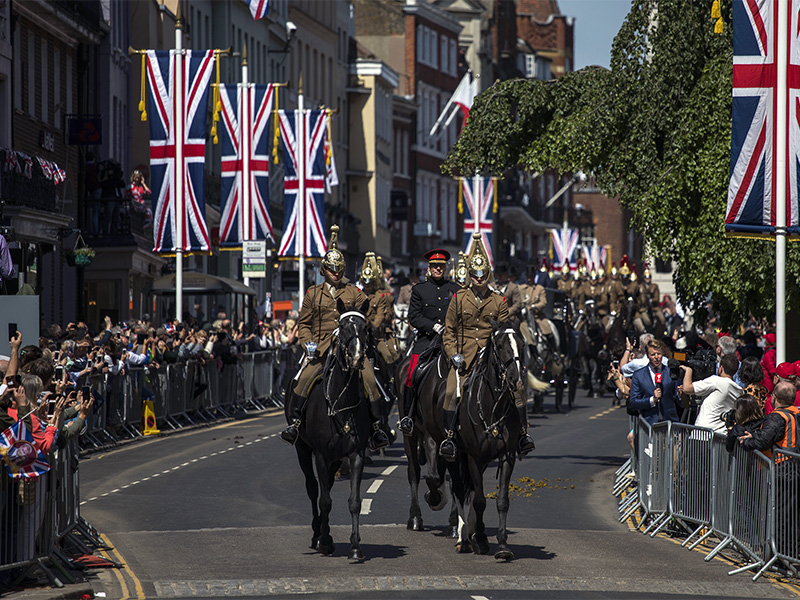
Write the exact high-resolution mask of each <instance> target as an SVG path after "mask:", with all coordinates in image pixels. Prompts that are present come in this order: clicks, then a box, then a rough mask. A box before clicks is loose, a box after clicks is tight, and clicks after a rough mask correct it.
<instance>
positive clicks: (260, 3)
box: [247, 0, 269, 21]
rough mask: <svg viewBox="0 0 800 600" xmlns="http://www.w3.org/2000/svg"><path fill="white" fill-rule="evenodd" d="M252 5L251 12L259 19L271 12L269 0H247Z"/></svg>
mask: <svg viewBox="0 0 800 600" xmlns="http://www.w3.org/2000/svg"><path fill="white" fill-rule="evenodd" d="M247 3H248V4H249V5H250V14H251V15H253V18H254V19H255V20H256V21H258V20H259V19H263V18H264V17H266V16H267V13H268V12H269V0H247Z"/></svg>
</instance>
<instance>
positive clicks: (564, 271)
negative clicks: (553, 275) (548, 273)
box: [561, 261, 570, 279]
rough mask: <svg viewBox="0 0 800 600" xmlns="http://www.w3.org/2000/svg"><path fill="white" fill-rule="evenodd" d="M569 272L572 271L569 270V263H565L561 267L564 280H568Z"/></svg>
mask: <svg viewBox="0 0 800 600" xmlns="http://www.w3.org/2000/svg"><path fill="white" fill-rule="evenodd" d="M569 272H570V269H569V262H567V261H564V264H563V265H561V276H562V277H563V278H564V279H566V278H567V277H569Z"/></svg>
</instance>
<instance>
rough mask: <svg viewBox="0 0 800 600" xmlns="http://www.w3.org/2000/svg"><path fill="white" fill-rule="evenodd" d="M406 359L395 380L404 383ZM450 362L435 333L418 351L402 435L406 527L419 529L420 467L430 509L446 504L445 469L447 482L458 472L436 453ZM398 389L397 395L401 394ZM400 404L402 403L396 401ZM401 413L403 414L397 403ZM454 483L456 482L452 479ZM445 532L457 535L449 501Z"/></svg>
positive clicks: (455, 516) (455, 513)
mask: <svg viewBox="0 0 800 600" xmlns="http://www.w3.org/2000/svg"><path fill="white" fill-rule="evenodd" d="M408 367H409V360H405V361H403V363H402V365H401V366H400V369H399V371H398V376H397V380H398V381H400V382H403V383H402V385H405V381H406V374H407V373H408ZM449 368H450V362H449V361H448V360H447V357H446V356H445V354H444V351H443V349H442V336H441V334H439V335H437V336H436V337H435V338H434V339H433V341H432V342H431V344H430V346H428V348H427V349H426V350H424V351H423V353H422V354H421V355H420V360H419V362H418V366H417V369H416V371H415V372H414V375H413V377H414V380H413V382H414V385H413V388H412V389H413V393H414V395H415V398H414V402H413V403H412V407H413V408H412V409H411V410H412V414H411V416H412V418H413V419H414V430H413V431H412V433H411V435H406V436H403V446H404V449H405V453H406V458H407V459H408V484H409V486H410V488H411V506H410V508H409V511H408V514H409V517H408V523H407V528H408V529H410V530H411V531H423V529H424V527H423V519H422V509H421V508H420V504H419V484H420V480H421V479H422V467H423V466H426V474H425V483H426V485H427V486H428V490H427V491H426V492H425V496H424V497H425V501H426V502H427V504H428V506H429V507H430V509H431V510H434V511H439V510H442V509H443V508H444V507H445V506H447V500H448V498H447V490H446V487H445V486H446V482H445V475H446V473H447V472H448V471H449V472H450V479H451V484H452V483H453V482H454V478H456V477H458V476H459V471H458V469H457V467H456V466H455V465H454V464H453V463H447V462H445V461H444V460H443V459H442V458H440V456H439V445H440V444H441V443H442V440H444V437H445V432H444V426H443V424H442V416H443V412H442V411H443V407H444V393H445V387H446V385H447V374H448V371H449ZM401 395H402V394H401V393H398V396H401ZM400 404H402V403H400ZM400 409H401V410H400V413H401V417H402V416H405V415H404V414H403V411H402V406H400ZM455 485H456V486H457V485H458V482H455ZM447 532H448V535H450V537H456V536H457V535H458V509H457V507H456V505H455V502H453V505H452V508H451V510H450V515H449V518H448V530H447Z"/></svg>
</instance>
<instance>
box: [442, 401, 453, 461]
mask: <svg viewBox="0 0 800 600" xmlns="http://www.w3.org/2000/svg"><path fill="white" fill-rule="evenodd" d="M442 421H443V422H444V433H445V438H444V439H443V440H442V443H441V444H440V445H439V456H441V457H442V458H443V459H445V460H446V461H447V462H453V461H454V460H455V459H456V454H457V453H458V449H457V448H456V442H455V440H454V439H453V438H454V437H455V428H456V411H454V410H445V411H444V418H443V419H442Z"/></svg>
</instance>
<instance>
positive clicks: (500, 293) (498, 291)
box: [492, 289, 506, 300]
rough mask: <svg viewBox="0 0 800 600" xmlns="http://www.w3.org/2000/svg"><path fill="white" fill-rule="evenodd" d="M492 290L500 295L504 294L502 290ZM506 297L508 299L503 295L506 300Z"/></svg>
mask: <svg viewBox="0 0 800 600" xmlns="http://www.w3.org/2000/svg"><path fill="white" fill-rule="evenodd" d="M492 292H493V293H495V294H497V295H498V296H503V292H501V291H500V290H495V289H492ZM505 299H506V297H505V296H503V300H505Z"/></svg>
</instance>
